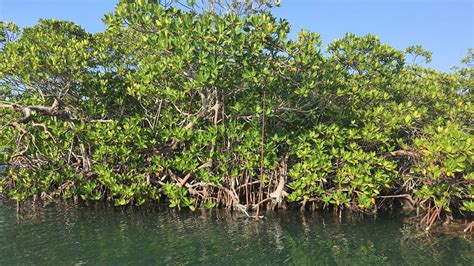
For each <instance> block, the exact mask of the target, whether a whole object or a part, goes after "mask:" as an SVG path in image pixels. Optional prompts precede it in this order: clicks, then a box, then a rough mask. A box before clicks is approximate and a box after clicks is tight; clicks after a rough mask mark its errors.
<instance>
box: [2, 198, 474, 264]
mask: <svg viewBox="0 0 474 266" xmlns="http://www.w3.org/2000/svg"><path fill="white" fill-rule="evenodd" d="M12 264H20V265H24V264H48V265H64V264H66V265H71V264H74V265H79V264H100V265H102V264H108V265H122V264H134V265H149V264H152V265H154V264H192V265H195V264H205V265H229V264H232V265H234V264H238V265H242V264H244V265H261V264H263V265H281V264H284V265H286V264H291V265H336V264H338V265H385V264H387V265H407V264H410V265H474V261H473V243H472V240H469V239H464V238H461V237H453V236H447V235H443V234H431V235H426V234H424V233H423V232H422V230H420V229H418V228H417V227H416V226H414V225H409V224H407V223H404V222H403V220H402V219H401V218H400V217H399V216H396V215H378V216H377V217H374V216H366V217H363V216H360V215H347V216H343V217H342V218H338V217H337V216H335V215H333V214H324V215H323V214H321V213H304V214H302V213H299V212H290V211H287V212H279V213H265V218H264V219H263V220H260V221H255V220H252V219H247V218H245V217H243V216H242V215H240V214H231V213H228V212H225V211H214V212H206V213H203V212H199V211H197V212H195V213H189V212H174V211H166V210H165V211H163V210H158V209H157V208H153V207H145V208H130V207H128V208H116V207H104V206H101V205H96V204H92V205H91V206H78V205H73V204H64V203H61V204H50V205H48V206H40V205H36V206H31V205H28V206H26V207H25V208H24V210H23V211H22V213H21V214H19V215H17V214H16V210H15V205H14V204H12V203H11V202H1V201H0V265H12Z"/></svg>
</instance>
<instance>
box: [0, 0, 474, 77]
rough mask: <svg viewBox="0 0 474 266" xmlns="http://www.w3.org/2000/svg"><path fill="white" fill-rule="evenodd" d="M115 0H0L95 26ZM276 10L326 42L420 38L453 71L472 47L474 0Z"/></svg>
mask: <svg viewBox="0 0 474 266" xmlns="http://www.w3.org/2000/svg"><path fill="white" fill-rule="evenodd" d="M116 3H117V0H0V20H4V21H5V20H6V21H12V22H15V23H16V24H18V25H20V26H30V25H34V24H35V23H36V22H37V21H38V19H39V18H57V19H65V20H70V21H74V22H76V23H78V24H80V25H82V26H83V27H84V28H85V29H87V30H88V31H91V32H97V31H101V30H103V28H104V26H103V24H102V21H101V18H102V17H103V15H104V14H105V13H107V12H110V11H112V10H113V8H114V5H115V4H116ZM274 14H275V15H276V16H278V17H282V18H286V19H288V20H289V22H290V23H291V25H292V36H295V35H296V33H297V32H298V31H299V30H300V29H303V28H304V29H308V30H311V31H315V32H319V33H321V36H322V39H323V41H324V43H325V44H327V43H329V42H331V41H332V40H334V39H335V38H339V37H342V36H344V34H345V33H346V32H353V33H356V34H359V35H364V34H367V33H372V34H376V35H378V36H379V37H380V39H381V40H382V42H386V43H389V44H390V45H392V46H394V47H396V48H399V49H404V48H406V47H407V46H409V45H412V44H421V45H422V46H423V47H424V48H425V49H427V50H430V51H432V52H433V62H432V63H431V67H433V68H436V69H439V70H443V71H449V68H450V67H451V66H453V65H457V64H458V63H459V60H460V59H461V58H462V57H463V56H464V55H465V54H466V51H467V49H468V48H470V47H474V0H282V7H280V8H276V9H275V10H274Z"/></svg>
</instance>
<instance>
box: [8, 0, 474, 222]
mask: <svg viewBox="0 0 474 266" xmlns="http://www.w3.org/2000/svg"><path fill="white" fill-rule="evenodd" d="M154 2H156V1H121V2H120V4H119V5H118V6H117V7H116V9H115V11H114V12H113V13H110V14H106V15H105V17H104V22H105V23H106V30H105V31H103V32H99V33H96V34H91V33H87V32H85V31H84V30H83V29H82V28H81V27H79V26H77V25H75V24H74V23H71V22H64V21H57V20H41V21H40V22H39V23H38V24H37V25H35V26H33V27H27V28H24V29H22V30H21V31H20V30H19V29H18V28H17V27H16V26H14V25H13V24H7V23H2V24H1V27H0V33H1V36H3V37H2V39H0V43H1V50H0V110H2V112H1V114H0V128H1V132H2V134H0V147H2V148H5V149H6V150H8V151H9V152H8V154H5V155H2V156H3V157H2V160H5V161H7V162H8V164H9V170H8V173H7V174H6V177H5V178H3V179H1V181H0V182H1V183H0V187H1V190H0V193H2V194H5V195H8V196H10V197H11V198H14V199H17V200H23V199H26V198H28V197H31V196H34V195H37V196H43V197H48V196H52V197H65V198H70V197H80V198H82V199H84V200H109V201H112V202H114V203H115V204H116V205H125V204H136V205H141V204H144V203H145V202H152V201H164V202H166V203H167V204H168V205H169V206H170V207H176V208H183V207H186V208H190V209H192V210H194V209H195V208H196V207H199V206H202V207H205V208H213V207H216V206H230V207H239V208H240V206H241V205H243V204H246V205H249V206H248V207H250V205H255V204H257V203H258V202H260V201H262V200H264V199H267V198H271V199H272V200H274V201H275V202H279V201H280V200H281V199H282V197H283V198H284V197H285V196H286V195H287V194H288V198H287V200H289V201H295V202H302V203H305V202H307V201H313V202H317V203H319V204H321V205H322V206H337V207H338V208H356V209H364V210H365V209H368V210H375V209H376V208H377V207H378V205H376V204H377V203H378V200H377V199H378V197H381V196H390V195H397V194H409V195H411V196H413V197H414V198H415V200H416V201H417V203H418V204H420V205H423V204H426V203H427V202H432V203H435V204H436V205H437V206H440V205H443V206H444V210H445V211H446V212H452V211H454V210H461V211H463V212H465V213H469V212H471V213H472V201H473V188H472V184H473V181H472V180H473V176H472V160H473V148H472V132H471V131H470V130H471V129H472V117H473V110H474V109H473V106H472V85H473V83H472V66H470V65H469V62H471V61H472V60H470V59H469V56H468V58H467V59H466V60H465V63H467V67H465V68H460V69H457V72H455V73H451V74H448V73H442V72H438V71H435V70H433V69H429V68H424V67H422V66H419V65H417V64H416V61H414V64H410V65H409V64H406V59H405V52H403V51H399V50H396V49H394V48H393V47H391V46H389V45H387V44H383V43H381V42H380V40H379V39H378V38H377V37H376V36H373V35H367V36H356V35H354V34H347V35H346V36H344V37H343V38H342V39H338V40H336V41H334V42H333V43H331V44H330V45H329V46H328V47H327V51H326V53H325V52H323V48H322V47H321V46H322V42H321V40H320V37H319V35H318V34H316V33H311V32H308V31H302V32H300V33H299V34H298V37H297V39H295V40H289V39H288V33H289V31H290V25H289V23H288V22H287V21H285V20H278V19H276V18H275V17H274V16H272V15H271V14H270V13H269V12H267V11H265V10H263V9H259V10H258V12H247V11H245V10H246V9H245V8H243V9H241V10H243V11H245V12H243V13H244V14H245V15H243V14H240V13H239V12H194V11H186V9H182V10H181V9H178V8H176V6H174V5H170V6H168V8H165V7H163V6H162V5H158V4H156V3H154ZM191 2H192V1H191ZM250 2H252V1H249V3H250ZM255 3H257V4H264V5H266V4H267V2H266V1H263V2H262V1H256V2H255V1H254V2H252V5H253V4H255ZM274 3H276V1H275V2H274ZM190 4H192V3H190ZM242 4H245V3H242ZM268 4H270V2H268ZM241 7H242V6H241ZM406 52H407V53H409V54H412V55H413V56H414V57H416V56H423V57H425V61H427V62H428V61H429V58H430V56H431V53H429V52H427V51H424V50H423V49H422V48H421V47H420V46H413V47H409V48H408V49H407V50H406ZM471 55H472V53H471ZM471 57H472V56H471ZM423 206H425V205H423ZM254 207H255V206H254Z"/></svg>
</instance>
